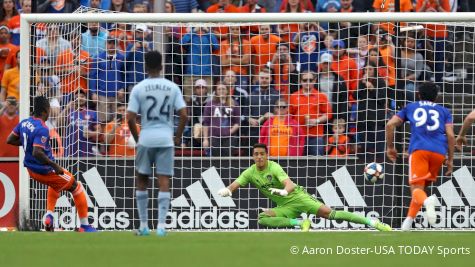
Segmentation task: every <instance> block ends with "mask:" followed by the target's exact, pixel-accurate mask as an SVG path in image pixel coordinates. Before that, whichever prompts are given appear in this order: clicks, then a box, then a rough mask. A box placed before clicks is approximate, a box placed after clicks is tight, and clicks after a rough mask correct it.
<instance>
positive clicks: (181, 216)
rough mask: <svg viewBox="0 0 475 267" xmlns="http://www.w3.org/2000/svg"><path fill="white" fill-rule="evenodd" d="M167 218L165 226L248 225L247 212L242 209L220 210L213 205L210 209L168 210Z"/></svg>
mask: <svg viewBox="0 0 475 267" xmlns="http://www.w3.org/2000/svg"><path fill="white" fill-rule="evenodd" d="M167 217H168V218H167V219H171V223H169V224H167V228H177V227H178V228H181V229H193V228H205V229H214V228H224V229H226V228H238V229H242V228H247V227H248V226H249V214H248V213H247V212H244V211H221V212H219V213H218V208H217V207H213V208H212V209H211V210H195V208H194V207H191V208H190V210H189V211H182V212H180V213H178V212H176V211H171V212H168V214H167Z"/></svg>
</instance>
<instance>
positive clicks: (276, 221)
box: [259, 217, 301, 228]
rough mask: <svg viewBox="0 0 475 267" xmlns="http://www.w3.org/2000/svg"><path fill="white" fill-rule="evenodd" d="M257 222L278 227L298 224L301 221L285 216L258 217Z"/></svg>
mask: <svg viewBox="0 0 475 267" xmlns="http://www.w3.org/2000/svg"><path fill="white" fill-rule="evenodd" d="M259 224H261V225H264V226H267V227H273V228H280V227H292V226H296V225H300V224H301V221H300V220H298V219H289V218H285V217H263V218H260V219H259Z"/></svg>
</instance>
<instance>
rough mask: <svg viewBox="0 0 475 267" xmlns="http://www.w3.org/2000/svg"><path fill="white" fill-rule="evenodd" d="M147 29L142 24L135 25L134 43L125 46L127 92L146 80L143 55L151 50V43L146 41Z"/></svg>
mask: <svg viewBox="0 0 475 267" xmlns="http://www.w3.org/2000/svg"><path fill="white" fill-rule="evenodd" d="M147 34H148V27H147V25H145V24H143V23H139V24H136V25H135V36H134V38H133V40H134V42H133V43H130V44H129V45H128V46H127V53H126V58H125V59H126V62H127V64H126V65H125V67H126V81H127V88H128V90H127V91H128V92H130V91H131V90H132V87H133V86H135V85H136V84H137V83H139V82H141V81H142V80H144V79H145V78H146V73H145V61H144V55H145V53H147V52H148V51H151V50H153V43H152V42H147V41H146V35H147Z"/></svg>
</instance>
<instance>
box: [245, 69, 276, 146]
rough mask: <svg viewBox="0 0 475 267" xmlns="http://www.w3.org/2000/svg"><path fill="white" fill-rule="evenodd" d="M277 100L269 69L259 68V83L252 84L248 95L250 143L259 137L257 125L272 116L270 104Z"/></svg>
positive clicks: (255, 141) (253, 142)
mask: <svg viewBox="0 0 475 267" xmlns="http://www.w3.org/2000/svg"><path fill="white" fill-rule="evenodd" d="M277 100H279V92H278V91H277V90H275V89H274V87H273V86H272V85H271V73H270V71H269V69H266V68H264V69H261V72H260V73H259V83H258V84H257V85H254V86H253V87H252V90H251V94H250V96H249V103H250V112H249V113H250V114H249V127H250V129H249V136H250V145H251V146H252V145H253V144H255V143H257V141H258V139H259V126H260V125H262V124H263V123H264V122H265V121H266V120H267V119H268V118H270V117H271V116H272V111H273V110H274V109H273V108H272V106H273V105H274V104H275V103H276V101H277Z"/></svg>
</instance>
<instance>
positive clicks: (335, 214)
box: [328, 210, 372, 226]
mask: <svg viewBox="0 0 475 267" xmlns="http://www.w3.org/2000/svg"><path fill="white" fill-rule="evenodd" d="M328 219H329V220H343V221H347V222H352V223H359V224H365V225H369V226H372V225H371V220H370V219H368V218H366V217H363V216H361V215H359V214H356V213H353V212H348V211H341V210H333V211H332V212H331V213H330V216H329V217H328Z"/></svg>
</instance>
